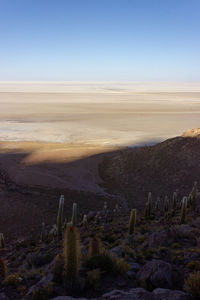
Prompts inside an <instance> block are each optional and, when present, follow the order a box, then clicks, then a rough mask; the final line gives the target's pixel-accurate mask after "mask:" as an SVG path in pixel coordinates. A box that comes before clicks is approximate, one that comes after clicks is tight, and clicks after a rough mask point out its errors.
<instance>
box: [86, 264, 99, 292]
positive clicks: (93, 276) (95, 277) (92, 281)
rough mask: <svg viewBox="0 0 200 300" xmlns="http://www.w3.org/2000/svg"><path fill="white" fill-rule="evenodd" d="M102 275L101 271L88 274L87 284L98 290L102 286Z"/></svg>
mask: <svg viewBox="0 0 200 300" xmlns="http://www.w3.org/2000/svg"><path fill="white" fill-rule="evenodd" d="M100 277H101V273H100V270H99V269H94V270H91V271H88V272H87V280H86V284H87V285H88V286H90V287H92V288H93V289H95V290H97V289H98V287H99V284H100Z"/></svg>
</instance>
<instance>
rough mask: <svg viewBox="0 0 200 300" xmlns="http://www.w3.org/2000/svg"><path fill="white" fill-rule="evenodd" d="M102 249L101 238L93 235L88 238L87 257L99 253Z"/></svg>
mask: <svg viewBox="0 0 200 300" xmlns="http://www.w3.org/2000/svg"><path fill="white" fill-rule="evenodd" d="M101 251H102V244H101V240H100V239H99V238H98V237H97V236H95V237H92V238H91V239H90V243H89V258H91V257H93V256H96V255H99V254H100V253H101Z"/></svg>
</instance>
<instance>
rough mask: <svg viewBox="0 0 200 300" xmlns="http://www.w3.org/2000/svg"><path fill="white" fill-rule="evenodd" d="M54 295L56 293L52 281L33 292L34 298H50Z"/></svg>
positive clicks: (46, 299) (44, 299)
mask: <svg viewBox="0 0 200 300" xmlns="http://www.w3.org/2000/svg"><path fill="white" fill-rule="evenodd" d="M53 296H55V293H54V290H53V284H52V283H50V284H49V285H48V286H43V287H40V288H38V289H36V290H35V291H34V292H33V300H49V299H50V298H52V297H53Z"/></svg>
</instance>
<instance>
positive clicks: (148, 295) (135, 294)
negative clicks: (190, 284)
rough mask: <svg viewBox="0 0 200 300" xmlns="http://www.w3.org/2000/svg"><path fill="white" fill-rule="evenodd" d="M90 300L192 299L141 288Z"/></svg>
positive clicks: (63, 299)
mask: <svg viewBox="0 0 200 300" xmlns="http://www.w3.org/2000/svg"><path fill="white" fill-rule="evenodd" d="M51 300H88V299H85V298H73V297H70V296H60V297H56V298H53V299H51ZM91 300H192V298H191V297H190V296H189V295H188V294H186V293H183V292H181V291H176V290H173V291H172V290H167V289H155V290H154V291H153V292H148V291H146V290H145V289H143V288H136V289H130V290H129V291H121V290H113V291H112V292H109V293H107V294H104V295H103V296H101V297H99V298H96V299H91Z"/></svg>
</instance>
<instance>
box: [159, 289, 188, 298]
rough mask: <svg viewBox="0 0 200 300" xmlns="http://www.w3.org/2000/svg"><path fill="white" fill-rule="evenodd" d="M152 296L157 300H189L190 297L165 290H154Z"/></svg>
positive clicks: (179, 292) (178, 292) (180, 292)
mask: <svg viewBox="0 0 200 300" xmlns="http://www.w3.org/2000/svg"><path fill="white" fill-rule="evenodd" d="M153 294H154V295H155V296H156V299H158V300H170V299H173V300H191V299H192V297H191V296H190V295H188V294H186V293H184V292H182V291H177V290H167V289H160V288H158V289H155V290H154V291H153Z"/></svg>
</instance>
